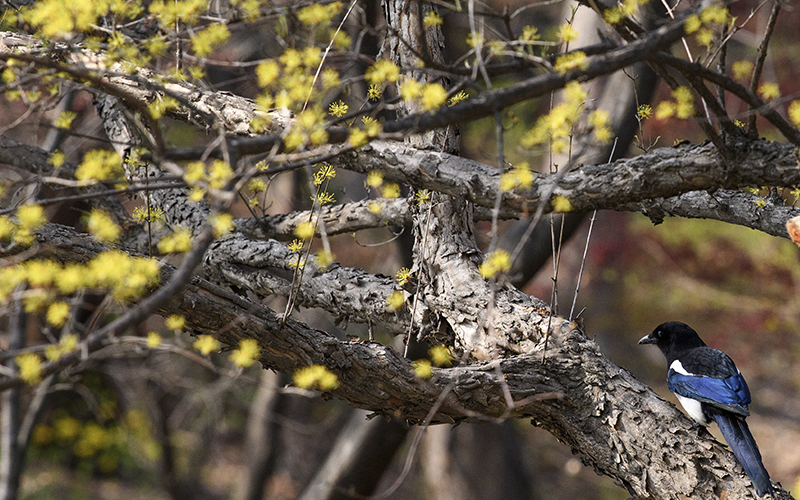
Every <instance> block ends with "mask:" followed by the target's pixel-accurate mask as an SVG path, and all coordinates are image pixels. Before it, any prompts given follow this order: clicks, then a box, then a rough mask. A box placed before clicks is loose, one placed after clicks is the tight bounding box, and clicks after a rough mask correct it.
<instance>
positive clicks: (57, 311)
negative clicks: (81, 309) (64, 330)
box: [47, 301, 69, 328]
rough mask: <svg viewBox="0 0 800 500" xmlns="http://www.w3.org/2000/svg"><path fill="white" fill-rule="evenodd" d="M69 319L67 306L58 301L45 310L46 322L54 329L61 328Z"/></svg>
mask: <svg viewBox="0 0 800 500" xmlns="http://www.w3.org/2000/svg"><path fill="white" fill-rule="evenodd" d="M67 318H69V304H67V303H66V302H62V301H58V302H53V303H52V304H50V307H48V308H47V322H48V323H50V324H51V325H53V326H55V327H58V328H60V327H62V326H64V323H66V322H67Z"/></svg>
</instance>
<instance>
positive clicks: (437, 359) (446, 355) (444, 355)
mask: <svg viewBox="0 0 800 500" xmlns="http://www.w3.org/2000/svg"><path fill="white" fill-rule="evenodd" d="M428 355H429V356H430V357H431V360H432V361H433V364H435V365H436V366H450V364H452V363H453V360H454V359H455V357H453V353H452V352H450V349H448V348H447V347H445V346H443V345H437V346H434V347H431V348H430V349H429V350H428Z"/></svg>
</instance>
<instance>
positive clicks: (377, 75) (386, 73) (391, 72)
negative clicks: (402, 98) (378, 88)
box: [364, 59, 400, 85]
mask: <svg viewBox="0 0 800 500" xmlns="http://www.w3.org/2000/svg"><path fill="white" fill-rule="evenodd" d="M398 78H400V68H398V67H397V66H395V64H394V63H393V62H392V61H389V60H388V59H380V60H378V61H377V62H375V64H373V65H372V66H371V67H370V68H368V69H367V71H366V73H365V74H364V79H365V80H367V83H370V84H374V85H378V84H382V83H384V82H396V81H397V79H398Z"/></svg>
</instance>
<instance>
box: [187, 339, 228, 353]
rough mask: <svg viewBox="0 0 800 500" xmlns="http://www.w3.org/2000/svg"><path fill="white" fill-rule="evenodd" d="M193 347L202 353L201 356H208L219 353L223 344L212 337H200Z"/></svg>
mask: <svg viewBox="0 0 800 500" xmlns="http://www.w3.org/2000/svg"><path fill="white" fill-rule="evenodd" d="M192 347H194V348H195V349H196V350H198V351H200V354H202V355H203V356H208V355H209V354H210V353H212V352H214V351H218V350H219V348H220V347H222V344H221V343H220V341H219V340H217V339H215V338H214V337H212V336H211V335H200V336H199V337H197V340H195V342H194V344H193V345H192Z"/></svg>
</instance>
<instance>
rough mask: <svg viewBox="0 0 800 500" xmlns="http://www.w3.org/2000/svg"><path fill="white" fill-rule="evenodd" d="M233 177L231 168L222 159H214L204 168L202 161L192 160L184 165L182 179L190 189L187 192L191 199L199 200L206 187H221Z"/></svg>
mask: <svg viewBox="0 0 800 500" xmlns="http://www.w3.org/2000/svg"><path fill="white" fill-rule="evenodd" d="M232 178H233V169H232V168H231V167H230V165H228V164H227V163H225V162H224V161H222V160H214V161H212V162H211V164H210V165H209V166H208V168H207V169H206V164H205V163H203V162H202V161H193V162H191V163H189V164H188V165H186V167H185V168H184V171H183V180H184V181H186V184H188V185H189V186H190V187H191V188H192V189H191V191H190V192H189V199H190V200H191V201H200V200H202V199H203V197H204V196H205V194H206V190H207V189H215V190H218V189H222V188H224V187H225V186H226V185H227V184H228V182H230V180H231V179H232Z"/></svg>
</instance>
